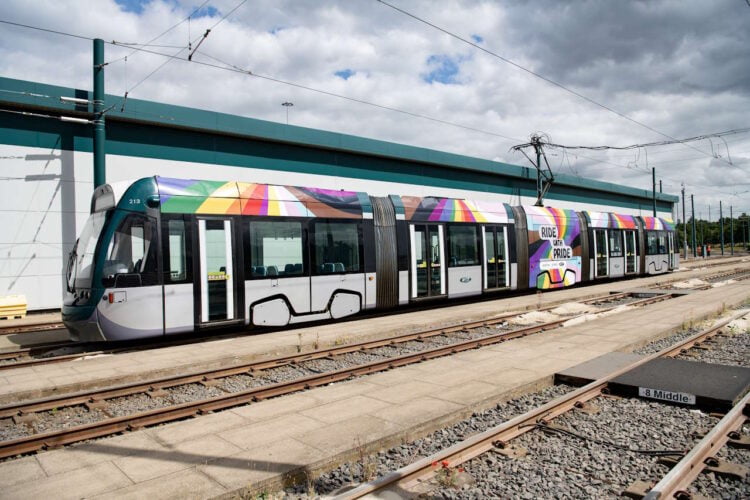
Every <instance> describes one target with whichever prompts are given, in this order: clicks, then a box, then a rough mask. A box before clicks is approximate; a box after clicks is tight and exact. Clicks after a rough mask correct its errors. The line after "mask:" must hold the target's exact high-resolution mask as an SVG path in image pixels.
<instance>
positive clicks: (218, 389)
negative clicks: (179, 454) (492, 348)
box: [0, 323, 508, 441]
mask: <svg viewBox="0 0 750 500" xmlns="http://www.w3.org/2000/svg"><path fill="white" fill-rule="evenodd" d="M507 328H508V326H507V323H502V324H499V325H496V326H492V327H486V328H481V329H474V330H470V331H463V332H455V333H452V334H447V335H436V336H433V337H428V338H426V339H424V340H423V341H416V340H415V341H410V342H405V343H401V344H395V345H389V346H383V347H380V348H376V349H369V350H367V351H357V352H352V353H348V354H343V355H340V356H336V357H335V358H333V359H327V358H323V359H315V360H310V361H304V362H301V363H298V364H293V365H285V366H279V367H276V368H270V369H267V370H263V371H261V372H258V373H257V374H256V375H255V376H253V377H251V376H249V375H235V376H232V377H227V378H225V379H222V380H221V381H220V384H219V385H218V386H215V387H207V386H204V385H202V384H185V385H180V386H175V387H171V388H167V389H165V390H166V391H167V395H165V396H162V397H155V398H152V397H151V396H149V395H147V394H133V395H130V396H123V397H120V398H114V399H110V400H108V401H107V403H108V405H107V412H108V413H109V414H110V415H111V416H112V417H120V416H125V415H132V414H134V413H139V412H144V411H148V410H154V409H157V408H164V407H166V406H171V405H174V404H180V403H185V402H189V401H196V400H199V399H205V398H209V397H214V396H219V395H222V394H225V393H226V392H240V391H244V390H247V389H250V388H253V387H259V386H263V385H270V384H276V383H282V382H289V381H292V380H296V379H298V378H301V377H306V376H310V375H315V374H319V373H323V372H328V371H335V370H341V369H343V368H348V367H351V366H354V365H361V364H365V363H371V362H374V361H380V360H383V359H386V358H390V357H395V356H402V355H405V354H410V353H415V352H420V351H424V350H426V349H431V348H435V347H438V346H442V345H448V344H451V343H456V342H459V341H462V340H467V339H476V338H481V337H486V336H487V335H489V334H495V333H498V332H500V331H502V330H505V329H507ZM37 416H38V418H37V421H36V422H35V423H34V424H33V425H27V424H15V423H14V422H13V421H12V420H11V419H0V440H2V441H7V440H10V439H15V438H18V437H23V436H28V435H31V434H36V433H40V432H48V431H52V430H59V429H63V428H65V427H69V426H72V425H80V424H86V423H92V422H97V421H99V420H103V419H105V418H107V414H105V413H104V412H102V411H99V410H95V411H89V410H88V409H87V408H86V407H84V406H73V407H68V408H62V409H60V410H59V411H58V410H55V411H53V412H40V413H38V414H37Z"/></svg>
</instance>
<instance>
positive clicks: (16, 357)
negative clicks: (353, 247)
mask: <svg viewBox="0 0 750 500" xmlns="http://www.w3.org/2000/svg"><path fill="white" fill-rule="evenodd" d="M713 265H715V266H718V265H727V264H721V263H716V264H713ZM732 278H734V279H737V280H740V279H748V278H750V272H748V271H747V270H740V269H733V270H730V271H725V272H722V273H717V274H714V275H710V276H707V277H705V278H701V279H702V280H703V281H707V282H708V283H706V284H701V285H698V286H694V287H691V288H689V289H691V290H706V289H709V288H711V283H715V282H718V281H722V280H727V279H732ZM651 288H654V289H658V290H670V289H673V288H672V287H671V284H669V283H667V284H657V285H653V286H652V287H651ZM628 295H629V294H628V293H627V292H623V293H618V294H609V295H602V296H600V297H598V298H597V297H595V298H593V299H588V300H583V301H579V302H581V303H585V304H592V303H596V302H598V301H602V302H604V301H607V300H618V299H620V298H624V297H627V296H628ZM557 305H559V304H557ZM557 305H551V306H546V307H543V308H538V309H537V310H539V311H547V310H550V309H554V308H555V307H557ZM21 328H22V329H23V331H25V332H30V331H49V330H55V329H59V328H64V325H63V324H62V323H48V324H37V325H27V326H23V327H12V329H15V330H14V331H13V332H10V333H20V332H21V330H18V329H21ZM0 334H2V330H0ZM209 338H211V339H216V338H217V337H216V336H210V337H209ZM203 340H205V338H191V339H188V340H186V339H176V340H171V341H166V342H165V341H162V340H159V339H157V340H155V341H152V342H146V343H145V344H144V343H128V344H127V345H125V346H111V345H110V344H106V343H96V342H71V341H66V342H45V343H38V344H34V345H31V346H28V347H21V348H18V349H13V350H5V351H0V371H2V370H10V369H14V368H22V367H27V366H35V365H42V364H50V363H61V362H66V361H74V360H77V359H81V358H83V357H86V356H97V355H105V354H116V353H120V352H129V351H133V350H137V349H156V348H162V347H169V346H173V345H180V344H185V343H193V342H201V341H203ZM103 346H106V347H104V348H103Z"/></svg>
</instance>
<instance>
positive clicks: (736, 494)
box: [690, 424, 750, 500]
mask: <svg viewBox="0 0 750 500" xmlns="http://www.w3.org/2000/svg"><path fill="white" fill-rule="evenodd" d="M743 433H744V434H745V435H749V434H750V424H745V426H744V427H743ZM717 455H718V456H719V458H721V459H723V460H727V461H729V462H732V463H735V464H739V465H744V466H745V467H750V450H742V449H738V448H730V447H728V446H725V447H724V448H722V449H721V451H719V453H717ZM690 491H692V492H694V493H699V494H701V495H703V496H707V497H709V498H721V499H727V500H729V499H735V498H750V476H748V477H746V478H745V479H744V480H742V481H738V480H736V479H732V478H726V477H722V476H718V475H716V474H714V473H713V472H708V473H703V474H701V475H700V476H698V477H697V478H696V480H695V482H693V484H692V485H691V487H690Z"/></svg>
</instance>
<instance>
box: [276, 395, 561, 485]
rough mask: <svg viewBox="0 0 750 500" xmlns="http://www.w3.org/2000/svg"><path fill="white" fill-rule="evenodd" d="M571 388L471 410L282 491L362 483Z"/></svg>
mask: <svg viewBox="0 0 750 500" xmlns="http://www.w3.org/2000/svg"><path fill="white" fill-rule="evenodd" d="M572 389H573V388H572V387H568V386H562V385H560V386H554V387H549V388H547V389H544V390H542V391H539V392H537V393H534V394H529V395H526V396H522V397H520V398H517V399H514V400H511V401H508V402H506V403H501V404H498V405H497V406H495V407H493V408H491V409H488V410H485V411H483V412H478V413H474V414H473V415H472V416H471V417H470V418H468V419H466V420H462V421H461V422H458V423H457V424H455V425H453V426H451V427H449V428H446V429H440V430H437V431H435V432H433V433H432V434H430V435H429V436H426V437H424V438H421V439H417V440H416V441H412V442H410V443H405V444H403V445H400V446H396V447H394V448H391V449H389V450H386V451H381V452H379V453H377V454H374V455H368V456H364V457H362V458H361V459H360V460H358V461H356V462H351V463H347V464H344V465H342V466H341V467H339V468H337V469H335V470H333V471H331V472H329V473H327V474H325V475H323V476H321V477H319V478H318V479H316V480H315V482H314V483H313V487H314V491H310V492H308V491H306V486H305V485H299V486H296V487H292V488H289V489H287V490H286V494H287V495H290V496H299V495H316V494H317V495H324V494H327V493H330V492H332V491H334V490H336V489H338V488H340V487H341V486H343V485H345V484H348V483H357V482H362V481H363V480H365V478H366V477H365V476H367V478H366V479H368V480H369V479H373V478H374V477H377V476H381V475H384V474H386V473H387V472H390V471H392V470H395V469H398V468H399V467H402V466H404V465H407V464H409V463H411V462H413V461H415V460H416V459H418V458H421V457H425V456H428V455H431V454H433V453H435V452H437V451H439V450H441V449H443V448H446V447H448V446H450V445H452V444H454V443H457V442H459V441H461V440H463V439H466V438H467V437H469V436H471V435H473V434H476V433H478V432H482V431H484V430H486V429H488V428H489V427H492V426H494V425H497V424H499V423H501V422H504V421H506V420H508V419H509V418H512V417H513V416H516V415H520V414H522V413H525V412H527V411H529V410H531V409H533V408H536V407H538V406H540V405H542V404H544V403H546V402H548V401H551V400H552V399H554V398H556V397H558V396H561V395H562V394H565V393H566V392H568V391H570V390H572Z"/></svg>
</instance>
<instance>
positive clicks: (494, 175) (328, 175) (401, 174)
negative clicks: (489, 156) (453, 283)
mask: <svg viewBox="0 0 750 500" xmlns="http://www.w3.org/2000/svg"><path fill="white" fill-rule="evenodd" d="M0 89H1V90H5V91H6V92H5V93H2V94H0V110H13V111H22V112H30V113H35V114H36V115H28V114H26V115H23V114H18V113H14V112H11V113H0V169H1V170H0V217H2V219H3V224H2V228H3V231H2V232H0V234H2V236H0V255H2V259H0V296H3V295H12V294H24V295H26V297H27V300H28V304H29V308H30V309H32V310H34V309H49V308H59V307H60V303H61V299H62V295H63V292H64V289H65V283H64V268H65V265H66V260H67V255H68V252H69V251H70V249H71V247H72V245H73V244H74V242H75V240H76V238H77V235H78V232H79V231H80V229H81V228H82V226H83V224H84V222H85V220H86V218H87V217H88V213H89V207H90V197H91V193H92V192H93V155H92V152H91V151H92V140H91V138H92V130H91V127H90V126H88V125H81V124H74V123H64V122H60V121H59V120H57V119H55V117H56V116H59V115H73V116H81V117H89V118H90V117H91V115H90V109H87V108H86V107H85V106H83V107H81V106H75V107H74V108H71V107H70V105H65V104H61V103H60V102H59V96H63V95H65V96H75V97H79V98H88V96H89V94H88V93H87V92H86V91H82V90H76V89H67V88H63V87H55V86H51V85H45V84H40V83H36V82H25V81H21V80H10V79H5V78H0ZM117 99H118V98H117V97H113V96H107V99H106V100H105V108H108V107H110V105H111V104H116V103H117V102H119V101H116V100H117ZM128 102H129V103H128V106H127V109H126V110H125V111H120V107H119V106H113V107H112V108H111V112H110V114H108V115H107V127H106V129H107V141H106V151H107V156H106V163H107V168H106V177H107V181H108V182H116V181H121V180H135V179H138V178H141V177H146V176H151V175H162V176H166V177H181V178H197V179H212V180H227V181H229V180H240V181H251V182H260V183H271V184H288V185H299V186H308V187H321V188H329V189H346V190H358V191H364V192H367V193H369V194H371V195H376V196H385V195H388V194H400V195H411V196H430V195H433V196H446V197H464V198H469V199H478V200H490V201H493V200H494V201H500V202H505V203H509V204H511V205H519V204H533V203H534V201H535V189H536V172H535V171H534V170H531V169H528V168H522V167H519V166H516V165H508V164H503V163H498V162H491V161H487V160H482V159H478V158H471V157H466V156H461V155H454V154H450V153H443V152H440V151H433V150H427V149H423V148H414V147H410V146H404V145H400V144H393V143H386V142H382V141H374V140H371V139H365V138H360V137H353V136H346V135H342V134H335V133H331V132H325V131H318V130H311V129H305V128H301V127H294V126H287V125H282V124H276V123H270V122H264V121H260V120H254V119H250V118H243V117H238V116H232V115H226V114H221V113H214V112H210V111H203V110H197V109H191V108H184V107H179V106H169V105H164V104H160V103H153V102H146V101H138V100H129V101H128ZM545 201H546V203H547V204H549V205H551V206H556V207H560V208H571V209H575V210H586V209H590V210H596V211H618V212H622V213H627V214H632V215H651V210H652V201H651V193H650V191H647V190H642V189H634V188H629V187H624V186H617V185H614V184H608V183H603V182H598V181H593V180H590V179H581V178H577V177H572V176H566V175H558V176H557V182H556V183H555V184H554V185H553V187H552V189H551V190H550V192H549V193H548V196H547V198H546V200H545ZM676 201H677V198H676V197H674V196H671V195H666V194H658V195H657V208H658V214H659V215H660V216H663V217H672V210H673V205H674V203H675V202H676Z"/></svg>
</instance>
